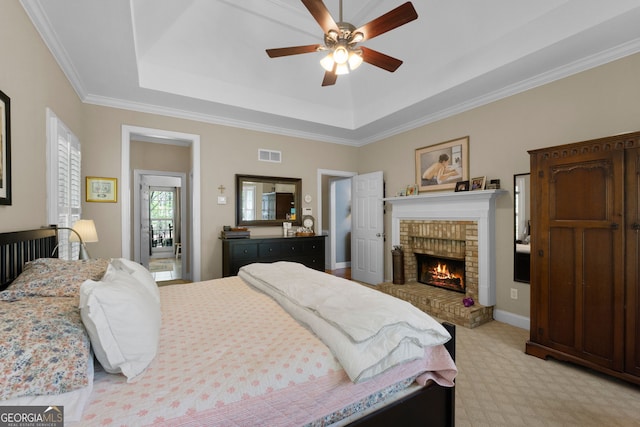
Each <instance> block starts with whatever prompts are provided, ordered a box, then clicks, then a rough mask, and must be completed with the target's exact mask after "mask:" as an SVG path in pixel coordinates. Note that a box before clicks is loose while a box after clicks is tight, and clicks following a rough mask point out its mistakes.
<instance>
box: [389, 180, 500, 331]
mask: <svg viewBox="0 0 640 427" xmlns="http://www.w3.org/2000/svg"><path fill="white" fill-rule="evenodd" d="M503 192H504V190H485V191H472V192H458V193H453V192H452V193H435V194H425V195H422V194H421V195H418V196H409V197H393V198H388V199H385V201H387V202H388V203H389V204H391V206H392V236H391V238H392V244H393V245H401V246H402V248H403V252H404V277H405V284H404V285H394V284H391V283H384V284H381V285H379V286H378V288H379V289H380V290H381V291H383V292H386V293H389V294H391V295H394V296H396V297H398V298H401V299H404V300H406V301H409V302H411V303H412V304H413V305H415V306H417V307H418V308H420V309H421V310H423V311H425V312H427V313H429V314H431V315H433V316H435V317H437V318H439V319H441V320H446V321H450V322H453V323H455V324H458V325H461V326H466V327H469V328H473V327H475V326H479V325H481V324H483V323H486V322H488V321H491V320H492V319H493V306H494V305H495V247H494V246H495V230H494V228H495V201H494V200H495V197H496V196H498V195H499V194H501V193H503ZM416 253H417V254H429V255H434V256H438V257H445V258H451V259H461V260H464V268H465V279H464V280H465V293H464V294H463V293H460V292H457V291H452V290H448V289H442V288H437V287H434V286H430V285H427V284H424V283H419V282H418V281H417V274H418V267H417V260H416V256H415V254H416ZM464 297H471V298H473V299H474V301H475V304H474V305H473V306H471V307H465V306H464V304H463V303H462V300H463V298H464Z"/></svg>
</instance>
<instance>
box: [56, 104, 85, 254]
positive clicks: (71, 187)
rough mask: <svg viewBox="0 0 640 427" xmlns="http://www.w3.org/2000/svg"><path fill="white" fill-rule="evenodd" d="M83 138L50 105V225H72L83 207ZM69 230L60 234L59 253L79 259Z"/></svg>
mask: <svg viewBox="0 0 640 427" xmlns="http://www.w3.org/2000/svg"><path fill="white" fill-rule="evenodd" d="M80 165H81V152H80V141H79V140H78V138H77V137H76V136H75V135H74V134H73V133H72V132H71V131H70V130H69V128H67V126H66V125H65V124H64V123H63V122H62V121H61V120H60V119H58V117H57V116H56V115H55V114H54V113H53V111H51V110H50V109H48V108H47V220H48V221H49V224H56V225H58V226H60V227H71V226H72V225H73V223H74V222H76V221H77V220H79V219H80V214H81V209H82V195H81V192H82V183H81V176H82V175H81V170H80ZM69 233H70V231H68V230H62V231H61V232H60V234H59V236H58V239H59V241H58V256H59V257H60V258H62V259H77V258H78V253H79V250H80V248H79V245H78V244H77V243H75V244H72V243H70V242H69Z"/></svg>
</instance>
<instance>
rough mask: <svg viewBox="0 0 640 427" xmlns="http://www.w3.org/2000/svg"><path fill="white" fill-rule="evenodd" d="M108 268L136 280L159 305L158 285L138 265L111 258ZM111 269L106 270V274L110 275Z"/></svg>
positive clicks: (125, 260)
mask: <svg viewBox="0 0 640 427" xmlns="http://www.w3.org/2000/svg"><path fill="white" fill-rule="evenodd" d="M109 266H110V267H113V269H115V270H116V271H122V272H125V273H127V274H129V275H131V277H133V278H134V279H136V280H137V281H138V282H139V283H140V285H142V286H143V287H144V288H146V289H147V290H148V291H149V292H150V293H151V295H152V296H153V298H154V299H155V300H156V301H157V302H158V303H159V302H160V291H158V284H157V283H156V281H155V280H154V279H153V276H152V275H151V273H150V272H149V270H147V269H146V268H144V266H142V265H140V264H138V263H137V262H135V261H131V260H128V259H126V258H113V259H112V260H111V263H110V264H109ZM111 270H112V269H111V268H108V269H107V273H106V274H111Z"/></svg>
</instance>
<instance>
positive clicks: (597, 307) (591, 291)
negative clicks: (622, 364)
mask: <svg viewBox="0 0 640 427" xmlns="http://www.w3.org/2000/svg"><path fill="white" fill-rule="evenodd" d="M614 244H615V239H614V235H613V233H612V231H611V230H609V229H590V230H585V232H584V237H583V248H584V249H583V262H582V285H581V299H582V301H581V302H580V304H579V306H580V307H581V309H582V315H581V323H582V331H581V336H582V337H583V339H582V342H583V344H582V350H583V351H584V352H585V353H587V354H589V355H592V356H594V357H599V358H602V359H603V363H604V362H605V361H612V359H613V355H614V354H613V349H614V334H612V331H614V330H615V327H616V325H615V314H616V313H615V310H616V306H615V301H616V300H615V298H616V294H615V284H616V283H617V278H616V271H615V268H616V266H617V262H616V259H615V256H616V254H615V250H614Z"/></svg>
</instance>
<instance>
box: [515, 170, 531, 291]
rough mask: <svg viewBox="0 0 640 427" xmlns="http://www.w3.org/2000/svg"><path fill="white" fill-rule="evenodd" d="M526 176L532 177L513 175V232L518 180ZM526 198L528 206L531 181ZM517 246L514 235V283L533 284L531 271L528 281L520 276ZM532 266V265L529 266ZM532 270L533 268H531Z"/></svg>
mask: <svg viewBox="0 0 640 427" xmlns="http://www.w3.org/2000/svg"><path fill="white" fill-rule="evenodd" d="M524 176H531V174H530V173H528V172H527V173H518V174H515V175H513V228H512V229H513V230H515V225H516V211H517V209H516V202H517V201H516V194H515V192H516V181H517V180H518V178H521V177H524ZM525 197H526V198H527V200H526V203H527V204H528V205H530V203H531V181H529V188H527V189H526V191H525ZM517 244H518V236H517V235H515V234H514V236H513V281H514V282H520V283H531V278H530V276H531V271H529V280H526V279H525V278H523V276H522V275H519V274H518V259H517V257H518V251H517V247H518V246H517ZM530 262H531V254H529V263H530ZM529 265H530V264H529ZM529 268H531V267H529Z"/></svg>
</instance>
